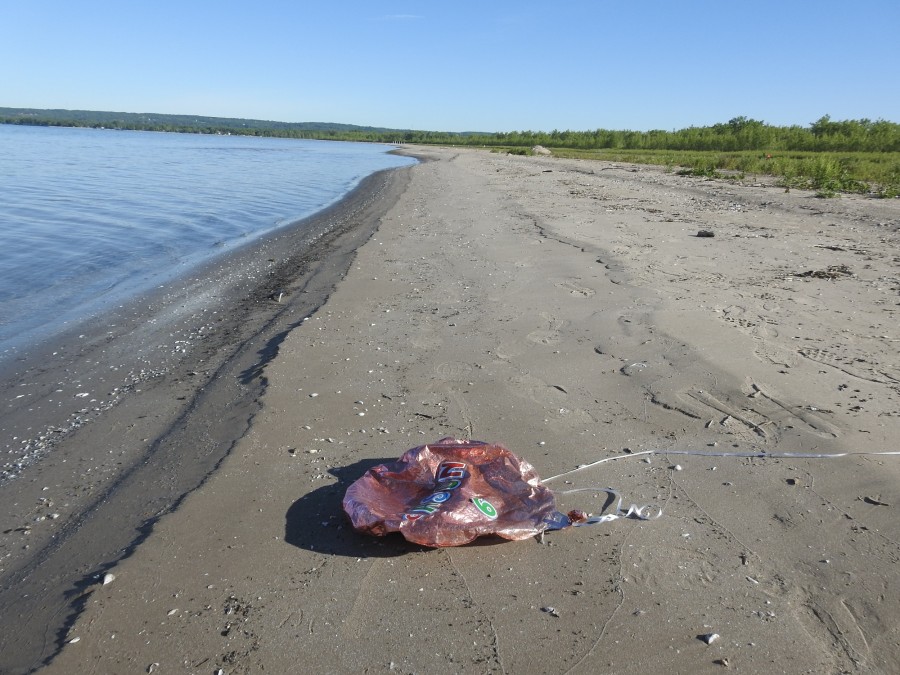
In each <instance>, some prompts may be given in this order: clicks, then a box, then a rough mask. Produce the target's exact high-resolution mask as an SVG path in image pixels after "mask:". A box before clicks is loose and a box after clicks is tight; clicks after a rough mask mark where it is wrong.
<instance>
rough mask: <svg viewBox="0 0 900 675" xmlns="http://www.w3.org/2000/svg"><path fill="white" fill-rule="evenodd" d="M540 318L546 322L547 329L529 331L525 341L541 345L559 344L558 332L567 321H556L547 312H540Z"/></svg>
mask: <svg viewBox="0 0 900 675" xmlns="http://www.w3.org/2000/svg"><path fill="white" fill-rule="evenodd" d="M541 317H542V318H543V319H544V320H545V321H546V322H547V327H546V328H541V329H538V330H533V331H531V332H530V333H529V334H528V335H527V336H525V337H526V339H527V340H529V341H530V342H534V343H536V344H542V345H555V344H559V343H560V342H561V341H562V338H561V337H560V335H559V332H560V331H561V330H562V329H563V328H565V327H566V325H567V324H568V321H564V320H562V319H557V318H556V317H555V316H553V315H552V314H549V313H547V312H541Z"/></svg>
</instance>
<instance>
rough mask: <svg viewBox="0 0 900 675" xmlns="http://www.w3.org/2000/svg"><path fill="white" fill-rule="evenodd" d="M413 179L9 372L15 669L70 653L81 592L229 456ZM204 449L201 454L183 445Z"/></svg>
mask: <svg viewBox="0 0 900 675" xmlns="http://www.w3.org/2000/svg"><path fill="white" fill-rule="evenodd" d="M408 170H409V168H408V167H407V168H399V169H389V170H384V171H379V172H376V173H375V174H372V175H370V176H369V177H367V178H365V179H363V181H361V183H360V184H359V186H357V187H356V188H355V189H354V190H352V191H351V192H350V193H348V195H347V196H346V197H344V198H343V199H342V200H340V201H339V202H336V203H335V204H332V205H331V206H329V207H327V208H325V209H323V210H322V211H320V212H318V213H316V214H314V215H313V216H310V217H308V218H305V219H302V220H300V221H297V222H296V223H293V224H291V225H289V226H287V227H284V228H281V229H279V230H278V231H277V232H275V233H272V234H269V235H266V236H264V237H261V238H259V239H257V240H254V241H253V242H249V243H248V244H246V245H244V246H242V247H240V248H239V249H237V250H235V251H233V252H229V253H227V254H225V255H223V256H220V257H217V258H216V259H215V260H213V261H210V262H208V263H206V264H204V265H202V266H200V267H199V268H197V269H194V270H191V271H190V272H188V273H186V274H184V275H182V276H180V277H178V278H175V279H174V280H172V281H171V282H169V283H167V284H165V285H163V286H162V287H161V288H158V289H155V290H154V291H152V292H150V293H146V294H143V295H141V296H138V297H137V298H135V299H134V300H133V301H131V302H129V303H127V304H125V305H124V308H123V309H121V310H116V311H113V312H110V313H107V314H103V315H99V316H96V317H92V318H91V319H90V320H88V321H86V322H85V323H83V324H80V325H79V326H77V327H75V328H73V329H72V330H69V331H66V332H65V333H63V334H61V335H60V336H59V337H58V338H56V339H54V340H52V341H48V342H47V343H46V344H43V345H41V346H39V347H38V349H36V350H34V351H33V352H32V353H30V354H28V355H27V356H25V357H20V358H18V359H15V361H14V362H11V363H8V364H5V365H6V368H5V369H4V370H3V371H0V374H2V382H3V386H2V389H0V392H2V398H3V400H4V401H5V402H6V406H5V407H6V411H5V415H4V423H3V432H4V435H5V437H6V438H10V437H12V438H14V439H15V440H14V441H12V442H10V444H9V445H7V448H6V450H7V451H9V450H10V449H11V448H10V445H12V444H13V442H16V441H18V442H19V444H20V447H21V448H24V449H25V452H24V453H22V455H23V456H24V459H25V461H24V462H23V466H22V467H21V468H18V467H12V468H13V469H14V472H10V471H9V468H7V469H5V470H4V476H3V478H4V480H3V484H2V485H0V506H2V507H3V508H2V509H0V514H2V515H0V523H2V525H0V529H2V531H3V532H4V534H5V536H4V541H3V544H4V545H3V548H2V549H0V550H2V558H3V564H2V579H3V584H2V586H3V588H4V589H5V590H4V592H2V593H0V608H2V612H0V616H2V617H3V619H0V622H2V624H5V627H4V628H3V630H0V634H2V635H4V636H5V637H4V638H0V640H2V643H4V644H0V652H2V653H4V654H5V657H4V661H7V660H8V661H9V663H18V664H19V665H18V666H17V667H19V668H21V667H23V666H22V664H25V663H31V664H36V663H40V662H42V661H43V660H45V659H47V658H48V657H49V656H50V655H51V654H52V653H53V652H55V651H56V650H57V649H58V648H59V644H60V643H59V635H61V634H64V633H65V631H66V625H67V623H68V621H70V618H69V617H71V616H73V615H75V614H77V611H78V606H79V604H80V601H79V599H78V597H79V593H80V589H83V588H86V587H89V586H90V585H91V584H92V583H93V582H94V578H95V576H96V575H97V574H102V572H103V570H104V569H107V568H109V567H111V566H113V565H115V564H116V561H118V560H121V559H122V558H123V557H127V556H128V555H130V553H131V552H132V551H133V550H134V548H135V546H136V545H137V543H138V542H139V541H141V540H143V539H144V538H145V537H146V536H147V535H148V534H149V532H150V531H151V530H152V526H153V523H154V522H155V521H156V520H157V519H158V518H159V517H161V515H162V514H164V513H167V512H169V511H171V509H173V508H175V507H176V506H177V504H178V502H180V500H181V499H182V498H183V495H184V494H186V493H187V492H190V491H191V490H193V489H196V487H197V486H198V485H200V484H202V483H203V481H204V480H205V479H206V476H207V475H208V474H209V473H210V472H211V471H213V470H214V468H215V466H217V465H218V464H219V463H220V462H221V460H222V458H223V457H225V456H227V454H228V452H229V451H230V448H231V446H232V445H233V444H234V442H235V441H236V439H237V438H239V437H240V436H241V435H242V434H243V433H244V431H245V430H246V425H247V424H248V420H249V419H250V418H252V415H253V414H254V409H255V407H256V405H257V404H256V401H257V400H258V398H259V396H260V395H261V394H262V392H263V391H264V388H265V381H264V379H263V378H261V377H260V373H261V372H262V369H263V368H264V366H265V363H266V362H267V361H268V360H269V359H271V358H272V357H273V356H274V354H276V353H277V350H278V342H279V341H280V339H282V337H283V334H284V333H286V332H288V331H289V330H290V329H291V327H292V326H295V325H296V324H297V323H298V322H302V321H303V319H304V318H306V317H308V316H309V315H310V314H312V313H313V312H315V310H316V309H317V308H318V307H319V306H321V304H322V303H323V302H325V300H326V299H327V297H328V295H329V294H330V292H331V290H332V288H333V287H334V284H335V283H336V282H337V281H338V280H339V279H340V278H341V276H343V274H344V273H345V272H346V268H347V266H348V265H349V264H350V262H351V260H352V258H353V255H354V251H355V249H356V248H357V247H358V246H359V245H360V244H361V243H362V242H364V241H365V240H366V239H368V237H370V236H371V234H372V233H373V232H374V231H375V228H376V227H377V221H378V218H379V214H380V213H381V212H382V211H383V210H384V209H385V208H386V206H387V205H389V203H390V202H391V200H392V199H394V198H395V195H396V194H397V192H398V191H399V190H402V185H403V183H404V181H405V172H407V171H408ZM60 389H62V391H60ZM22 391H26V392H27V394H26V395H25V396H22V397H21V398H18V397H19V395H20V392H22ZM82 393H87V394H88V395H87V396H79V395H80V394H82ZM82 401H83V402H84V403H82ZM54 404H55V405H54ZM64 406H66V407H64ZM43 411H46V412H43ZM42 412H43V414H42ZM208 417H217V418H218V419H219V424H217V425H216V427H217V428H215V429H212V428H208V427H209V425H208V424H207V422H206V419H207V418H208ZM29 433H30V434H31V435H30V437H29V436H28V434H29ZM23 437H24V440H20V439H22V438H23ZM191 445H194V446H198V447H195V449H194V452H193V454H194V455H195V456H194V457H191V456H190V454H187V455H186V454H185V453H182V452H181V451H180V450H179V448H180V447H184V446H191ZM44 488H47V489H46V490H45V489H44ZM129 493H130V494H129ZM34 518H39V519H41V520H39V521H36V522H35V520H34ZM42 530H43V531H42ZM26 536H27V539H26V540H25V542H27V549H23V548H22V546H25V545H26V543H25V542H23V541H22V539H23V537H26ZM16 544H18V545H16ZM26 592H27V593H28V595H29V596H30V597H29V598H24V599H23V598H21V597H16V596H21V594H23V593H26ZM61 610H64V611H61ZM23 616H28V621H27V622H24V625H23V618H22V617H23ZM14 626H15V628H14ZM37 626H41V627H42V628H41V631H45V630H46V631H50V632H49V633H47V634H44V635H43V636H41V631H38V630H37V629H36V628H35V627H37ZM30 667H32V666H28V667H26V670H27V669H29V668H30ZM5 668H6V663H4V668H3V672H6V670H5Z"/></svg>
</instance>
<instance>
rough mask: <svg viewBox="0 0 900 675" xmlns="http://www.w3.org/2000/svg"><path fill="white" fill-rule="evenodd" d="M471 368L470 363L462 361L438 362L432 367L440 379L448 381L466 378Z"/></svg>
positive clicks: (470, 372)
mask: <svg viewBox="0 0 900 675" xmlns="http://www.w3.org/2000/svg"><path fill="white" fill-rule="evenodd" d="M473 370H474V368H473V367H472V364H470V363H464V362H462V361H449V362H447V363H439V364H438V365H436V366H435V367H434V372H435V374H436V375H437V376H438V377H439V378H441V379H442V380H446V381H448V382H450V381H453V380H467V379H469V375H471V374H472V371H473Z"/></svg>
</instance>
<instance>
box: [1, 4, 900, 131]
mask: <svg viewBox="0 0 900 675" xmlns="http://www.w3.org/2000/svg"><path fill="white" fill-rule="evenodd" d="M0 106H8V107H33V108H69V109H86V110H114V111H123V112H157V113H181V114H196V115H210V116H221V117H246V118H256V119H267V120H279V121H285V122H343V123H350V124H360V125H372V126H381V127H390V128H401V129H426V130H435V131H473V130H474V131H512V130H533V131H551V130H553V129H560V130H565V129H571V130H589V129H597V128H606V129H633V130H647V129H679V128H683V127H687V126H704V125H708V124H714V123H716V122H726V121H728V120H729V119H731V118H733V117H737V116H741V115H744V116H747V117H751V118H754V119H760V120H763V121H765V122H769V123H771V124H778V125H782V124H800V125H803V126H805V125H808V124H809V123H810V122H813V121H815V120H816V119H818V118H819V117H821V116H822V115H826V114H828V115H831V117H832V119H860V118H869V119H879V118H882V119H887V120H890V121H893V122H900V2H898V0H869V1H866V0H861V1H860V2H855V3H854V2H846V0H843V1H840V2H838V1H836V0H817V1H809V2H807V1H800V0H777V1H775V0H755V1H754V2H747V1H741V0H733V1H731V2H728V1H727V0H715V1H713V0H683V1H682V2H676V1H674V0H593V1H588V0H572V1H569V2H566V1H565V0H557V1H556V2H550V1H549V0H545V1H544V2H534V1H532V0H516V1H507V0H480V1H478V2H472V1H470V0H453V2H435V1H432V2H426V1H425V0H418V1H414V0H367V1H356V0H331V1H330V2H308V1H305V0H298V1H292V0H279V1H278V2H274V1H272V0H253V1H252V2H251V1H247V0H242V1H241V2H236V1H232V0H217V1H216V2H201V1H199V0H178V1H174V0H152V1H144V2H134V1H132V0H125V1H122V0H117V1H115V2H113V1H108V2H100V1H97V0H62V1H61V0H25V1H16V0H0Z"/></svg>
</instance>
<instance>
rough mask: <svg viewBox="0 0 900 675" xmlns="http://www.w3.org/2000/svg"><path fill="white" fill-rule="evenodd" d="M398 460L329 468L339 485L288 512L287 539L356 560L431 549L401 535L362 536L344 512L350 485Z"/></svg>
mask: <svg viewBox="0 0 900 675" xmlns="http://www.w3.org/2000/svg"><path fill="white" fill-rule="evenodd" d="M395 459H396V458H391V459H364V460H360V461H359V462H356V463H354V464H351V465H349V466H342V467H335V468H333V469H329V473H330V474H331V475H333V476H334V477H335V478H337V481H336V482H333V483H329V484H328V485H324V486H322V487H320V488H317V489H315V490H313V491H312V492H310V493H309V494H306V495H303V496H302V497H300V499H298V500H297V501H295V502H294V503H293V504H291V507H290V508H289V509H288V510H287V513H286V514H285V519H284V521H285V522H284V540H285V541H286V542H287V543H288V544H291V545H293V546H296V547H297V548H302V549H306V550H308V551H315V552H316V553H329V554H332V555H341V556H348V557H355V558H390V557H394V556H400V555H405V554H407V553H414V552H417V551H428V550H431V549H428V548H426V547H424V546H419V545H418V544H413V543H411V542H408V541H406V539H404V538H403V536H402V535H400V534H389V535H387V536H384V537H373V536H371V535H365V534H359V533H358V532H356V531H354V529H353V527H352V526H351V525H350V520H349V519H348V518H347V516H346V514H345V513H344V509H343V506H342V501H343V499H344V493H345V492H346V491H347V488H348V487H349V486H350V484H351V483H353V481H355V480H356V479H357V478H359V477H360V476H362V475H363V474H364V473H365V472H366V471H368V470H369V469H371V468H372V467H373V466H377V465H378V464H385V463H387V462H392V461H394V460H395Z"/></svg>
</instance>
